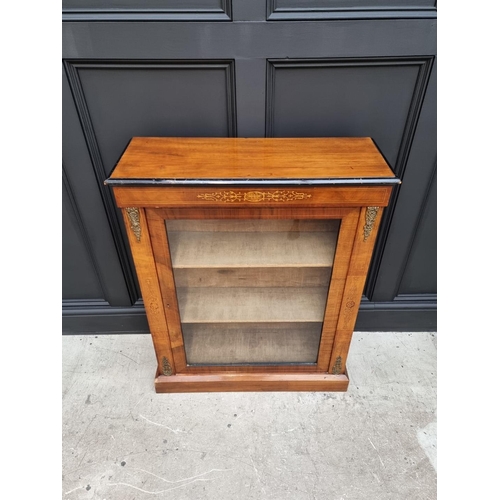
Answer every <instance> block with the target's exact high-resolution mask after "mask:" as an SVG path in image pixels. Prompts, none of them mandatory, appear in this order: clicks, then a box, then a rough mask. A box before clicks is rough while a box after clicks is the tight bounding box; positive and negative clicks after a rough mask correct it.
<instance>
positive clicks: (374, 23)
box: [62, 0, 437, 333]
mask: <svg viewBox="0 0 500 500" xmlns="http://www.w3.org/2000/svg"><path fill="white" fill-rule="evenodd" d="M435 56H436V8H435V4H434V2H433V1H431V0H412V1H411V2H407V1H403V0H385V1H384V0H349V1H347V0H307V1H305V0H232V1H231V0H155V1H152V0H147V1H141V2H139V0H92V1H90V2H89V1H83V0H63V96H62V97H63V183H62V187H63V331H64V333H86V332H88V333H93V332H147V331H148V326H147V321H146V318H145V314H144V308H143V306H142V301H141V298H140V290H139V287H138V285H137V278H136V275H135V272H134V269H133V265H132V261H131V257H130V251H129V248H128V244H127V241H126V237H125V232H124V228H123V223H122V220H121V216H120V214H119V212H118V211H117V210H116V208H115V206H114V202H113V196H112V193H111V191H110V190H109V188H107V187H106V186H104V184H103V181H104V179H105V178H106V177H107V176H108V174H109V173H110V171H111V169H112V168H113V166H114V164H115V163H116V161H117V160H118V158H119V156H120V154H121V153H122V151H123V150H124V148H125V147H126V145H127V143H128V141H129V140H130V138H131V137H132V136H203V137H210V136H212V137H232V136H239V137H299V136H304V137H314V136H315V137H325V136H371V137H373V138H374V139H375V141H376V142H377V144H378V145H379V147H380V149H381V151H382V152H383V154H384V155H385V157H386V158H387V160H388V162H389V163H390V164H391V166H392V167H393V168H394V170H395V171H396V172H397V174H398V175H399V176H400V177H401V178H402V179H403V184H402V185H401V186H400V187H399V188H397V189H396V190H395V193H394V195H393V198H392V200H391V204H390V206H389V207H388V209H387V210H386V212H385V214H384V219H383V223H382V227H381V232H380V236H379V239H378V243H377V247H376V251H375V255H374V258H373V261H372V264H371V268H370V273H369V279H368V282H367V285H366V289H365V297H364V299H363V302H362V305H361V311H360V314H359V319H358V322H357V325H356V328H357V329H358V330H367V331H369V330H372V331H373V330H394V329H398V330H406V331H412V330H413V331H415V330H427V329H429V330H430V329H435V328H436V292H437V290H436V182H437V181H436V67H435V66H436V62H435Z"/></svg>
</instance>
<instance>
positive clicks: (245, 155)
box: [106, 137, 400, 392]
mask: <svg viewBox="0 0 500 500" xmlns="http://www.w3.org/2000/svg"><path fill="white" fill-rule="evenodd" d="M399 182H400V181H399V179H397V178H396V177H395V175H394V173H393V171H392V170H391V168H390V167H389V165H388V164H387V162H386V161H385V159H384V157H383V156H382V154H381V153H380V151H379V150H378V148H377V147H376V145H375V144H374V142H373V141H372V140H371V139H370V138H318V139H316V138H304V139H303V138H293V139H281V138H279V139H278V138H276V139H275V138H265V139H246V138H173V137H168V138H167V137H164V138H160V137H156V138H153V137H135V138H133V139H132V140H131V141H130V143H129V145H128V147H127V149H126V150H125V152H124V153H123V155H122V157H121V158H120V160H119V162H118V163H117V165H116V167H115V168H114V170H113V172H112V174H111V176H110V177H109V179H107V181H106V184H108V185H110V186H112V189H113V192H114V196H115V200H116V204H117V206H118V207H119V208H121V210H122V212H123V217H124V221H125V226H126V229H127V234H128V238H129V242H130V247H131V250H132V255H133V259H134V263H135V268H136V271H137V276H138V279H139V284H140V287H141V291H142V296H143V299H144V305H145V308H146V313H147V318H148V322H149V327H150V330H151V335H152V340H153V344H154V349H155V352H156V357H157V360H158V368H157V373H156V379H155V387H156V391H157V392H197V391H200V392H202V391H287V390H289V391H345V390H346V389H347V386H348V383H349V379H348V375H347V371H346V361H347V355H348V351H349V345H350V341H351V337H352V333H353V328H354V324H355V321H356V317H357V312H358V308H359V304H360V300H361V295H362V292H363V287H364V284H365V279H366V274H367V271H368V267H369V264H370V259H371V256H372V251H373V247H374V243H375V239H376V236H377V230H378V227H379V224H380V220H381V217H382V212H383V209H384V207H386V206H387V204H388V202H389V198H390V196H391V191H392V188H393V186H394V185H395V184H398V183H399Z"/></svg>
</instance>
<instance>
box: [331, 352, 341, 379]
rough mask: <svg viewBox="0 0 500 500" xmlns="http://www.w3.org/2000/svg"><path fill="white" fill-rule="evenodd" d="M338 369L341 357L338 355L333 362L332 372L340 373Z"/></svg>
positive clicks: (339, 368)
mask: <svg viewBox="0 0 500 500" xmlns="http://www.w3.org/2000/svg"><path fill="white" fill-rule="evenodd" d="M340 370H342V357H341V356H338V357H337V359H336V360H335V364H334V365H333V368H332V374H333V375H340Z"/></svg>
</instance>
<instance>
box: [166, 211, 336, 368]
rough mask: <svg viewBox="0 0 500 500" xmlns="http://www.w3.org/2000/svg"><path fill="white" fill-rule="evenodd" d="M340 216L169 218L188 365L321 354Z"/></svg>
mask: <svg viewBox="0 0 500 500" xmlns="http://www.w3.org/2000/svg"><path fill="white" fill-rule="evenodd" d="M339 226H340V221H339V220H239V219H238V220H235V219H229V220H228V219H225V220H169V221H166V227H167V231H168V241H169V246H170V254H171V258H172V266H173V271H174V279H175V285H176V290H177V299H178V304H179V312H180V318H181V326H182V333H183V337H184V347H185V351H186V360H187V363H188V365H234V364H236V365H237V364H262V363H265V364H282V363H288V364H299V363H315V362H316V360H317V357H318V349H319V342H320V337H321V329H322V324H323V318H324V313H325V306H326V299H327V294H328V287H329V284H330V277H331V273H332V266H333V260H334V255H335V247H336V242H337V236H338V231H339Z"/></svg>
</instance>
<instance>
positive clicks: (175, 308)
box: [146, 209, 187, 372]
mask: <svg viewBox="0 0 500 500" xmlns="http://www.w3.org/2000/svg"><path fill="white" fill-rule="evenodd" d="M146 214H147V217H148V227H149V230H150V234H151V245H152V248H153V252H154V256H155V261H156V268H157V272H158V278H159V281H160V283H159V284H160V289H161V292H162V298H163V303H162V306H163V308H164V311H165V316H166V319H167V322H168V329H169V336H170V342H171V347H172V353H173V356H174V359H175V366H176V371H177V372H179V371H183V370H185V369H186V366H187V363H186V354H185V351H184V341H183V337H182V330H181V320H180V314H179V305H178V303H177V294H176V290H175V282H174V275H173V271H172V261H171V258H170V250H169V245H168V237H167V231H166V229H165V222H164V219H163V218H162V217H161V216H160V215H159V214H158V212H157V211H156V210H151V209H147V210H146Z"/></svg>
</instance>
